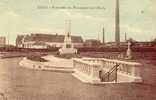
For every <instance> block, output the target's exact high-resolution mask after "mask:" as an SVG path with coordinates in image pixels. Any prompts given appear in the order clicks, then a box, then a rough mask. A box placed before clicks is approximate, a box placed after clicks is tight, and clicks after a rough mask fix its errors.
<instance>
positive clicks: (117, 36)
mask: <svg viewBox="0 0 156 100" xmlns="http://www.w3.org/2000/svg"><path fill="white" fill-rule="evenodd" d="M115 42H116V45H117V46H119V45H120V13H119V0H116V8H115Z"/></svg>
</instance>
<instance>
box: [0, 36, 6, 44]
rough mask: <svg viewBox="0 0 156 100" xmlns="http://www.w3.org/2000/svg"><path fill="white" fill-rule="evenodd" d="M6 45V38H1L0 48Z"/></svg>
mask: <svg viewBox="0 0 156 100" xmlns="http://www.w3.org/2000/svg"><path fill="white" fill-rule="evenodd" d="M5 45H6V37H4V36H1V37H0V47H2V46H5Z"/></svg>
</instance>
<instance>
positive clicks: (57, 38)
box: [16, 33, 83, 48]
mask: <svg viewBox="0 0 156 100" xmlns="http://www.w3.org/2000/svg"><path fill="white" fill-rule="evenodd" d="M71 38H72V43H73V45H74V47H76V48H79V47H82V46H83V39H82V37H81V36H71ZM63 43H64V35H58V34H53V35H52V34H38V33H37V34H31V35H18V36H17V38H16V46H17V47H23V48H51V47H62V46H63Z"/></svg>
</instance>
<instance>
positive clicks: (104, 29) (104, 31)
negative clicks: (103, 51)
mask: <svg viewBox="0 0 156 100" xmlns="http://www.w3.org/2000/svg"><path fill="white" fill-rule="evenodd" d="M102 31H103V39H102V40H103V41H102V42H103V44H105V29H104V27H103V30H102Z"/></svg>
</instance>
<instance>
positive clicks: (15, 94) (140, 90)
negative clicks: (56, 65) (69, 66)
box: [0, 58, 156, 100]
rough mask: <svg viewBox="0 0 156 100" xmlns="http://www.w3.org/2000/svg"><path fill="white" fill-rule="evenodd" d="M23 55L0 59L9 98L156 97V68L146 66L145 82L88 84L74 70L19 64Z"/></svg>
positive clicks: (1, 86) (0, 88) (0, 79)
mask: <svg viewBox="0 0 156 100" xmlns="http://www.w3.org/2000/svg"><path fill="white" fill-rule="evenodd" d="M20 60H21V58H7V59H0V65H1V66H0V92H1V94H2V93H3V94H4V95H5V97H7V99H8V100H156V95H155V93H156V85H155V83H156V68H155V67H150V66H148V67H144V68H143V70H142V73H141V74H142V76H143V80H144V83H142V84H135V83H133V84H107V85H91V84H84V83H81V82H80V81H79V80H77V79H76V78H75V77H73V76H72V75H71V73H58V72H51V71H36V70H31V69H27V68H23V67H21V66H19V64H18V62H19V61H20Z"/></svg>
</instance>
